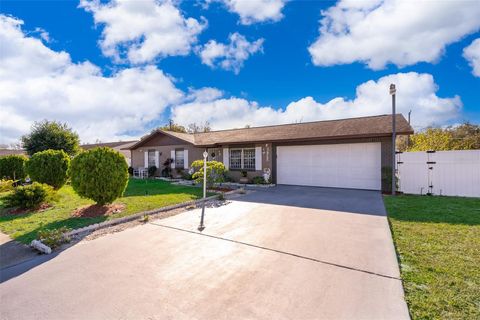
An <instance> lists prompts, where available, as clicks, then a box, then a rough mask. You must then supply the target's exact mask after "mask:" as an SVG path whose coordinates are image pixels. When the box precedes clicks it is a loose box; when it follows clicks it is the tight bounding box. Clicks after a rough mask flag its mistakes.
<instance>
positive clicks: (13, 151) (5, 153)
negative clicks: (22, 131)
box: [0, 148, 27, 157]
mask: <svg viewBox="0 0 480 320" xmlns="http://www.w3.org/2000/svg"><path fill="white" fill-rule="evenodd" d="M12 154H18V155H22V154H23V155H27V152H26V151H25V150H24V149H6V148H0V157H3V156H10V155H12Z"/></svg>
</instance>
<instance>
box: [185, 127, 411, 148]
mask: <svg viewBox="0 0 480 320" xmlns="http://www.w3.org/2000/svg"><path fill="white" fill-rule="evenodd" d="M410 134H413V130H408V131H397V132H396V135H410ZM391 136H392V133H378V134H357V135H342V136H328V137H310V138H294V139H276V140H272V139H264V140H250V141H245V140H244V141H234V142H232V141H230V142H228V141H226V142H215V143H210V144H194V145H195V147H198V148H211V147H219V146H222V145H241V144H255V143H268V142H271V143H283V142H296V141H322V140H335V139H362V138H382V137H391Z"/></svg>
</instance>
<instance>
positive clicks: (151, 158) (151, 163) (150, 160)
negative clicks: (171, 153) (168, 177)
mask: <svg viewBox="0 0 480 320" xmlns="http://www.w3.org/2000/svg"><path fill="white" fill-rule="evenodd" d="M153 166H155V150H148V167H149V168H150V167H153Z"/></svg>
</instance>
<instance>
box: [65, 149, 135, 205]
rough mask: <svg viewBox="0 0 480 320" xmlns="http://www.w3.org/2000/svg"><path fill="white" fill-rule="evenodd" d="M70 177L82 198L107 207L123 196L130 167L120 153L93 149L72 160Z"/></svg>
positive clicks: (111, 150)
mask: <svg viewBox="0 0 480 320" xmlns="http://www.w3.org/2000/svg"><path fill="white" fill-rule="evenodd" d="M70 177H71V179H72V187H73V189H74V190H75V192H77V194H78V195H79V196H81V197H84V198H89V199H92V200H94V201H95V202H96V203H97V204H99V205H105V204H107V203H112V202H113V201H114V200H115V199H117V198H118V197H121V196H122V195H123V192H124V191H125V188H126V187H127V182H128V165H127V163H126V162H125V157H124V156H123V155H122V154H120V153H119V152H117V151H115V150H113V149H111V148H107V147H101V148H94V149H91V150H88V151H85V152H82V153H80V154H79V155H77V156H76V157H75V158H73V160H72V163H71V165H70Z"/></svg>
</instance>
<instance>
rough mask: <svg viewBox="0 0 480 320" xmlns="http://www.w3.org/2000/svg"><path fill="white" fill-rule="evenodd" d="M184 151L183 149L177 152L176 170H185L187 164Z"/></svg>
mask: <svg viewBox="0 0 480 320" xmlns="http://www.w3.org/2000/svg"><path fill="white" fill-rule="evenodd" d="M184 159H185V157H184V151H183V149H177V150H175V168H181V169H183V168H184V163H185V160H184Z"/></svg>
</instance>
